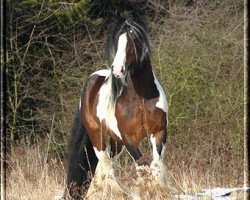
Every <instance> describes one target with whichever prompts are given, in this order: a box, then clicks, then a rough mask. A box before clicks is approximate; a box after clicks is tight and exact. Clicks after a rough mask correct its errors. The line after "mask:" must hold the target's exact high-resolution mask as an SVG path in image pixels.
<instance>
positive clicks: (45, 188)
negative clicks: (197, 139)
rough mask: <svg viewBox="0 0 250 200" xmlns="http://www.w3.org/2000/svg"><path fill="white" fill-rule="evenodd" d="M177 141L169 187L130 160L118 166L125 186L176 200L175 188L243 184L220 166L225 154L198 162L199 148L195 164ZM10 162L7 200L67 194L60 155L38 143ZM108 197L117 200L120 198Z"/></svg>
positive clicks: (169, 161) (170, 162)
mask: <svg viewBox="0 0 250 200" xmlns="http://www.w3.org/2000/svg"><path fill="white" fill-rule="evenodd" d="M175 140H178V138H173V139H172V140H170V142H169V147H168V150H169V152H168V153H167V159H166V165H167V167H168V169H169V173H170V180H171V184H170V185H169V187H168V188H161V187H159V186H154V184H153V182H152V181H151V179H150V176H149V174H148V173H145V174H144V176H142V179H138V176H137V175H136V171H135V169H134V166H133V165H131V164H129V163H130V162H128V163H127V164H126V165H125V166H121V163H118V165H117V169H118V175H119V179H120V180H121V182H122V183H123V184H124V186H125V187H126V188H129V191H133V192H135V191H137V193H139V194H140V195H141V196H142V197H143V198H142V199H145V200H148V199H151V200H152V199H155V200H157V199H174V197H173V195H171V193H172V192H174V191H175V192H177V193H178V194H183V193H186V194H192V193H196V192H201V190H202V189H204V188H210V187H222V186H225V187H234V186H241V185H242V180H235V177H236V175H237V174H238V173H239V172H238V169H237V168H235V169H229V170H228V171H224V173H222V171H221V170H220V167H223V166H222V165H220V163H221V162H223V161H222V160H223V155H221V156H218V155H216V156H214V158H213V159H212V160H213V162H214V165H213V167H212V168H209V167H205V166H202V165H200V164H199V163H197V162H199V161H200V158H199V156H198V155H199V154H198V153H197V151H194V153H193V156H192V161H190V162H191V163H187V160H188V157H186V158H183V156H186V155H184V153H183V152H182V153H181V151H180V150H179V149H178V148H176V149H175V150H174V149H172V148H174V147H175V146H176V141H175ZM173 152H174V153H173ZM232 162H233V161H232ZM8 163H9V168H8V171H7V187H6V193H7V200H31V199H38V200H45V199H46V200H48V199H54V197H55V196H56V195H60V194H63V192H64V186H65V166H64V163H63V160H61V159H59V158H58V159H55V158H54V159H52V158H51V159H49V160H48V159H47V155H46V152H45V151H44V150H42V149H41V148H40V147H39V146H38V145H36V146H31V147H28V146H25V145H23V146H19V147H16V148H15V150H14V151H13V153H12V154H11V155H10V158H9V162H8ZM195 163H196V164H195ZM231 164H232V163H231ZM235 164H236V163H234V165H235ZM122 165H124V164H122ZM235 166H236V165H235ZM221 173H222V174H221ZM139 180H141V181H139ZM102 199H103V198H102ZM106 199H117V197H113V198H106ZM119 199H121V198H119ZM123 199H131V197H129V196H126V195H123Z"/></svg>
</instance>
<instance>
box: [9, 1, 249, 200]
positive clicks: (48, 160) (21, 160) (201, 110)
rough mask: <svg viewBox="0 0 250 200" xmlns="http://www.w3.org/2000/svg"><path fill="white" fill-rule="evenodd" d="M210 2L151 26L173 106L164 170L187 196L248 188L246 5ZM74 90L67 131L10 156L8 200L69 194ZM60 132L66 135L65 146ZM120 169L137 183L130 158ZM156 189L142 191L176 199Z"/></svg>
mask: <svg viewBox="0 0 250 200" xmlns="http://www.w3.org/2000/svg"><path fill="white" fill-rule="evenodd" d="M211 2H212V3H211V4H209V3H206V2H202V1H198V3H197V5H196V7H193V8H192V9H191V8H190V9H188V8H187V7H183V6H172V7H170V9H169V18H167V19H162V18H160V16H158V17H159V18H157V19H155V21H151V22H150V23H149V25H150V38H151V40H152V46H153V53H152V63H153V67H154V71H155V73H156V75H157V76H158V77H159V80H160V82H161V83H162V85H163V86H164V89H165V91H166V93H167V98H168V103H169V122H170V124H169V127H168V142H167V149H166V155H165V160H166V163H165V164H166V166H167V168H168V170H169V173H170V174H171V176H172V179H173V187H176V188H178V189H179V192H184V193H195V192H200V191H201V190H202V189H204V188H210V187H237V186H243V181H244V170H243V164H244V157H243V154H244V102H243V98H244V89H243V88H244V84H243V82H244V63H243V55H244V41H243V36H244V32H243V26H244V18H243V1H239V2H235V1H232V0H229V1H211ZM97 63H98V64H100V63H101V61H100V60H99V61H97ZM99 66H101V65H99ZM99 66H96V67H95V68H96V69H98V68H100V67H99ZM71 89H72V88H71ZM71 89H70V88H68V93H65V90H63V91H62V96H61V98H62V102H63V104H65V105H68V107H67V109H65V112H64V113H65V115H62V118H61V120H60V122H62V124H63V125H62V124H59V125H55V124H53V123H54V121H53V120H54V118H53V119H51V120H50V121H51V122H52V123H51V132H50V133H48V138H47V139H44V140H43V141H42V140H40V139H38V141H37V143H35V144H33V145H30V144H27V143H26V142H24V143H21V144H20V145H16V146H15V147H14V149H13V151H12V152H11V153H10V154H9V155H8V157H9V158H8V166H9V167H8V169H7V186H6V192H7V199H8V200H19V199H21V200H24V199H25V200H26V199H27V200H28V199H29V200H31V199H39V200H40V199H41V200H43V199H44V200H45V199H46V200H48V199H53V197H54V196H55V195H57V194H62V193H63V191H64V186H65V159H64V155H65V153H66V152H65V151H62V150H61V149H63V150H65V145H66V143H67V135H66V134H65V133H67V132H68V130H69V129H70V123H71V122H72V121H73V115H74V108H75V104H74V105H73V103H74V102H77V101H78V98H76V99H75V100H72V96H71V94H72V93H74V92H72V91H71ZM74 89H75V88H74ZM79 91H80V88H79V90H78V91H75V93H77V92H78V93H77V94H79ZM72 101H73V103H72ZM54 126H59V129H60V130H62V132H63V133H64V136H63V138H64V140H63V141H60V143H58V140H57V137H56V136H55V134H54V132H53V130H54ZM61 147H62V148H61ZM150 148H151V147H150V145H149V141H148V140H145V141H144V142H143V147H142V149H143V151H144V152H146V153H149V152H150V151H149V149H150ZM58 149H60V151H59V150H58ZM119 164H120V167H119V176H120V178H121V179H122V180H124V182H125V183H126V182H127V181H128V179H129V177H131V176H132V175H133V174H132V173H133V170H130V169H131V168H130V166H131V165H132V162H131V159H130V158H129V156H128V155H127V154H126V153H125V155H122V157H121V160H120V161H119ZM150 189H152V188H143V190H144V192H145V196H144V197H145V198H144V199H163V198H164V199H168V198H169V199H171V198H172V197H171V195H170V196H168V195H169V193H168V191H170V190H164V191H159V193H157V195H156V196H155V195H152V193H151V192H152V191H151V190H150ZM147 191H148V192H147ZM150 191H151V192H150ZM166 195H167V196H168V197H166ZM242 198H243V197H242V196H241V197H238V198H237V199H242Z"/></svg>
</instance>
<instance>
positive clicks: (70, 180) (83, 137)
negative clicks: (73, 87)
mask: <svg viewBox="0 0 250 200" xmlns="http://www.w3.org/2000/svg"><path fill="white" fill-rule="evenodd" d="M97 162H98V158H97V157H96V155H95V152H94V149H93V145H92V143H91V141H90V138H89V135H88V133H87V131H86V129H85V127H84V125H83V123H82V120H81V113H80V109H79V108H78V109H77V112H76V115H75V119H74V124H73V128H72V131H71V136H70V140H69V146H68V163H67V164H68V171H67V190H68V192H69V194H70V196H71V197H73V198H74V199H81V195H82V192H83V191H84V190H87V189H88V186H89V183H90V181H91V176H90V175H91V172H92V174H94V173H95V169H96V165H97Z"/></svg>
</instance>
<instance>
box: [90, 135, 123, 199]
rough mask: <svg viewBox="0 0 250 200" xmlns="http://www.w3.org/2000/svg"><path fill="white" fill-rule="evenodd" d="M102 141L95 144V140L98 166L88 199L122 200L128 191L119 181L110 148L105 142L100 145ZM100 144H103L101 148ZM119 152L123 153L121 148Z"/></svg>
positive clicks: (102, 139)
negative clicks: (117, 199)
mask: <svg viewBox="0 0 250 200" xmlns="http://www.w3.org/2000/svg"><path fill="white" fill-rule="evenodd" d="M100 141H104V138H101V140H100ZM100 141H99V143H98V142H96V143H95V142H94V138H93V143H94V144H93V146H94V151H95V154H96V156H97V158H98V164H97V167H96V171H95V175H94V178H93V180H92V182H91V186H90V188H89V190H88V193H87V195H86V197H87V199H113V197H114V196H118V197H119V198H120V197H121V196H122V194H123V193H127V191H126V189H125V188H124V187H123V186H122V185H121V184H120V182H119V181H118V180H117V175H116V173H115V169H114V166H113V165H114V164H113V161H112V158H111V157H110V150H111V149H110V147H109V146H107V145H106V143H104V142H102V143H100ZM95 144H96V145H95ZM98 144H101V146H100V145H98ZM118 151H119V152H120V151H121V149H120V146H119V149H118ZM119 152H117V153H119ZM120 199H122V198H120Z"/></svg>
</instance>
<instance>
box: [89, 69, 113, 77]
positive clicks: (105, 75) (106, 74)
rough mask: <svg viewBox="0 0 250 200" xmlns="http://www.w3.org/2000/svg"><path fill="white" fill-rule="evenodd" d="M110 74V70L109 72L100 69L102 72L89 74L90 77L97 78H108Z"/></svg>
mask: <svg viewBox="0 0 250 200" xmlns="http://www.w3.org/2000/svg"><path fill="white" fill-rule="evenodd" d="M110 74H111V70H110V69H102V70H98V71H95V72H94V73H93V74H91V75H90V76H93V75H98V76H104V77H109V76H110Z"/></svg>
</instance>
